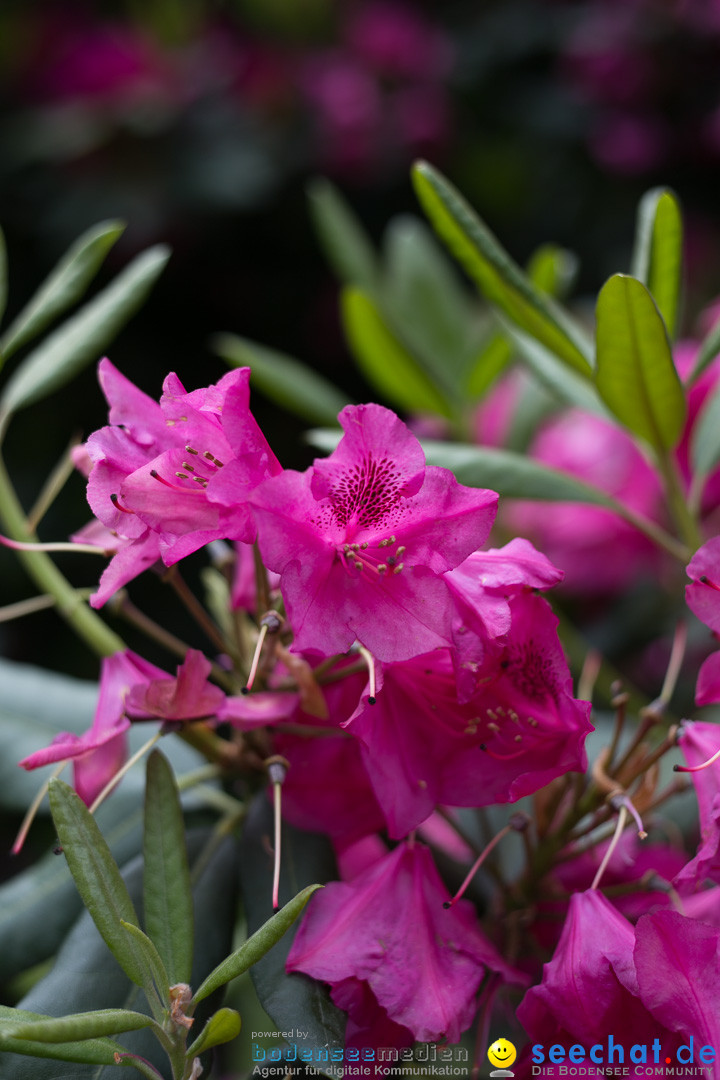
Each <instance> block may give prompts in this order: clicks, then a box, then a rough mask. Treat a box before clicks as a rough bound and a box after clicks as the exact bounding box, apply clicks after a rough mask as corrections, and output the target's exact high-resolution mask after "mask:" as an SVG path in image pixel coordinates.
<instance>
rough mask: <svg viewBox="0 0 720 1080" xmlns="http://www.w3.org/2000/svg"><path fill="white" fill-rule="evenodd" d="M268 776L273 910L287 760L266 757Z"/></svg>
mask: <svg viewBox="0 0 720 1080" xmlns="http://www.w3.org/2000/svg"><path fill="white" fill-rule="evenodd" d="M265 765H266V767H267V771H268V776H269V777H270V781H271V783H272V786H273V818H274V828H273V833H274V836H273V849H274V862H273V888H272V906H273V911H277V909H278V908H279V907H280V862H281V855H282V786H283V784H284V782H285V777H286V776H287V771H288V766H289V762H288V761H287V760H286V758H284V757H280V755H276V756H275V757H271V758H268V759H267V761H266V762H265Z"/></svg>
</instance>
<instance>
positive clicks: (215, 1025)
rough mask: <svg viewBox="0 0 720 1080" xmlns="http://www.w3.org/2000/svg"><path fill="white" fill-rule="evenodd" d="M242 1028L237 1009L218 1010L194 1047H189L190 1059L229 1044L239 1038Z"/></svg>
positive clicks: (188, 1054)
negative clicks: (214, 1047)
mask: <svg viewBox="0 0 720 1080" xmlns="http://www.w3.org/2000/svg"><path fill="white" fill-rule="evenodd" d="M241 1027H242V1021H241V1019H240V1013H238V1012H236V1011H235V1009H218V1011H217V1012H216V1013H214V1014H213V1015H212V1016H211V1017H210V1019H209V1020H208V1022H207V1024H206V1025H205V1027H204V1028H203V1029H202V1031H201V1032H200V1034H199V1035H198V1037H197V1039H196V1040H195V1042H194V1043H193V1044H192V1046H190V1047H188V1052H187V1056H188V1058H193V1057H197V1055H198V1054H204V1053H205V1051H206V1050H210V1048H211V1047H213V1046H219V1045H220V1043H227V1042H230V1041H231V1040H232V1039H235V1038H237V1036H238V1035H239V1034H240V1028H241Z"/></svg>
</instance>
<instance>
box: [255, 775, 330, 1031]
mask: <svg viewBox="0 0 720 1080" xmlns="http://www.w3.org/2000/svg"><path fill="white" fill-rule="evenodd" d="M272 832H273V819H272V809H271V807H270V805H269V803H268V800H267V799H266V797H265V795H264V794H263V793H260V794H259V795H258V797H257V798H256V799H255V800H254V801H253V803H252V805H251V807H250V809H249V812H248V816H247V820H246V824H245V829H244V830H243V837H242V861H241V868H242V874H241V879H240V880H241V885H242V891H243V900H244V904H245V914H246V917H247V924H248V931H253V930H254V929H256V928H257V927H259V926H260V925H261V924H262V923H263V921H264V920H265V919H266V918H267V912H268V908H269V906H270V896H271V893H272V879H273V862H272V857H271V855H270V854H269V852H268V837H271V836H272ZM336 877H337V868H336V865H335V857H334V854H333V850H332V846H331V844H330V842H329V840H328V838H327V836H319V835H317V834H314V833H306V832H303V831H302V830H300V829H295V828H293V827H292V826H290V825H286V824H283V840H282V873H281V875H280V902H281V903H284V902H286V901H287V900H288V899H290V898H291V897H292V896H293V895H294V893H296V892H298V891H299V890H301V889H304V888H305V887H306V886H307V885H308V884H309V883H310V882H312V881H313V880H314V881H328V880H330V879H333V878H336ZM298 926H299V924H298V923H295V925H294V926H293V927H291V929H290V930H289V931H288V933H287V934H285V936H284V937H283V939H282V940H281V941H280V942H279V943H278V944H277V945H276V946H275V948H274V949H271V950H270V952H269V953H268V954H267V956H265V957H263V959H262V960H261V961H260V962H259V963H257V964H255V965H254V966H253V967H252V968H251V969H250V976H251V978H252V981H253V984H254V986H255V990H256V992H257V996H258V1000H259V1001H260V1004H261V1005H262V1007H263V1008H264V1009H265V1011H266V1012H267V1014H268V1015H269V1016H270V1017H272V1019H273V1021H274V1023H275V1026H276V1030H278V1031H289V1030H290V1029H292V1028H298V1027H299V1028H302V1030H303V1031H304V1032H305V1040H306V1045H308V1046H325V1045H326V1044H327V1045H329V1046H336V1047H342V1046H343V1045H344V1042H345V1025H346V1016H345V1013H343V1012H341V1010H340V1009H338V1008H337V1006H336V1005H334V1004H333V1002H332V1000H331V999H330V993H329V991H328V988H327V986H324V985H323V984H322V983H319V982H317V981H316V980H315V979H311V978H308V977H307V976H306V975H301V974H300V973H299V972H292V973H288V972H286V971H285V962H286V960H287V957H288V953H289V952H290V948H291V945H292V942H293V938H294V937H295V934H296V932H297V929H298Z"/></svg>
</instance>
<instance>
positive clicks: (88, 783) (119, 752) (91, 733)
mask: <svg viewBox="0 0 720 1080" xmlns="http://www.w3.org/2000/svg"><path fill="white" fill-rule="evenodd" d="M159 677H165V672H163V671H161V670H160V668H157V667H155V665H154V664H150V663H148V662H147V660H143V658H142V657H141V656H137V655H136V654H135V653H133V652H130V651H129V650H126V651H125V652H118V653H115V654H114V655H113V656H110V657H107V658H106V659H104V660H103V661H102V666H101V670H100V692H99V696H98V703H97V708H96V710H95V718H94V719H93V722H92V727H90V728H89V729H88V731H86V732H85V733H84V734H83V735H74V734H73V733H72V732H62V733H61V734H59V735H56V736H55V738H54V739H53V741H52V742H51V743H50V746H47V747H45V749H44V750H37V751H36V752H35V753H34V754H30V755H29V756H28V757H26V758H23V760H22V761H21V762H20V765H22V767H23V768H24V769H38V768H40V767H41V766H42V765H50V764H52V763H54V762H58V761H72V762H73V766H74V784H75V790H76V791H77V793H78V795H79V796H80V798H81V799H82V800H83V802H84V803H86V804H87V805H88V806H89V805H90V804H91V803H92V802H93V801H94V800H95V798H96V797H97V796H98V795H99V794H100V792H101V791H102V790H103V788H104V787H105V785H106V784H107V783H108V782H109V781H110V780H111V779H112V778H113V776H114V775H115V773H116V772H117V771H118V770H119V769H120V767H121V766H122V765H123V763H124V762H125V759H126V757H127V738H126V734H125V733H126V732H127V729H128V728H129V727H130V721H129V720H128V718H127V716H126V714H125V700H126V697H127V695H128V693H129V692H131V691H132V689H133V688H139V687H146V686H147V685H148V683H149V682H150V680H152V679H156V678H159Z"/></svg>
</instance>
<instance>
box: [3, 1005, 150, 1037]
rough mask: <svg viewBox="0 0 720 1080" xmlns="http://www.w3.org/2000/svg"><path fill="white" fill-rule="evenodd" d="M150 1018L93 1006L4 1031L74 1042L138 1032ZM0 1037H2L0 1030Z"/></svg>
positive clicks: (11, 1034) (17, 1034)
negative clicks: (70, 1014)
mask: <svg viewBox="0 0 720 1080" xmlns="http://www.w3.org/2000/svg"><path fill="white" fill-rule="evenodd" d="M152 1023H153V1021H152V1017H150V1016H146V1015H145V1013H138V1012H132V1011H131V1010H129V1009H97V1010H95V1011H94V1012H85V1013H75V1014H74V1015H73V1016H57V1017H55V1016H53V1017H47V1019H42V1020H33V1021H31V1022H30V1023H23V1024H18V1025H16V1026H15V1027H11V1028H9V1029H8V1030H7V1032H6V1035H7V1037H9V1038H12V1039H31V1040H33V1041H35V1042H44V1043H67V1042H76V1041H78V1040H80V1039H98V1038H101V1037H102V1036H104V1035H119V1034H120V1033H121V1032H123V1031H139V1030H140V1028H144V1027H150V1026H151V1024H152ZM0 1037H4V1036H3V1033H2V1032H1V1031H0Z"/></svg>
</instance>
